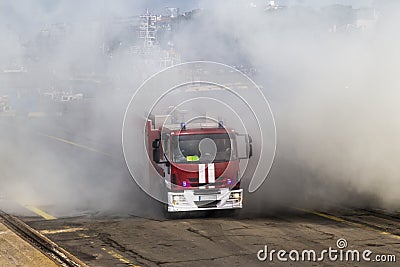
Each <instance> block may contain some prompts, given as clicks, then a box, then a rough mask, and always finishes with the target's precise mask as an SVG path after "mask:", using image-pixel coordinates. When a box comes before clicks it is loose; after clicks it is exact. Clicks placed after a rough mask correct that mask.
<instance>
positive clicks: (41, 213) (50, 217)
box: [23, 205, 57, 220]
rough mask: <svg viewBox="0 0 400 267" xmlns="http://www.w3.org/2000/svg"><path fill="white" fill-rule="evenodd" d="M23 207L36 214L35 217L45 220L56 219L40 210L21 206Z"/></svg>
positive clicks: (29, 206)
mask: <svg viewBox="0 0 400 267" xmlns="http://www.w3.org/2000/svg"><path fill="white" fill-rule="evenodd" d="M23 206H24V207H25V208H27V209H28V210H30V211H32V212H34V213H36V214H37V215H39V216H41V217H43V218H45V219H46V220H55V219H57V218H56V217H54V216H52V215H50V214H48V213H46V212H44V211H43V210H41V209H39V208H37V207H34V206H31V205H23Z"/></svg>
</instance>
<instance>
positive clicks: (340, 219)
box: [292, 207, 400, 239]
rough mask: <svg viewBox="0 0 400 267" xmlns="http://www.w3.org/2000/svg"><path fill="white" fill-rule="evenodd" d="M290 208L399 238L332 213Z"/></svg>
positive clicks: (399, 237)
mask: <svg viewBox="0 0 400 267" xmlns="http://www.w3.org/2000/svg"><path fill="white" fill-rule="evenodd" d="M292 208H293V209H295V210H299V211H303V212H305V213H310V214H314V215H317V216H319V217H323V218H326V219H329V220H332V221H335V222H340V223H345V224H347V225H351V226H356V227H358V228H363V229H366V230H369V231H374V232H377V233H380V234H381V235H387V236H389V237H391V238H394V239H400V236H398V235H394V234H392V233H389V232H386V231H380V230H378V229H375V228H373V227H370V226H367V225H364V224H361V223H356V222H351V221H347V220H345V219H342V218H339V217H336V216H333V215H329V214H325V213H321V212H317V211H312V210H306V209H301V208H296V207H292Z"/></svg>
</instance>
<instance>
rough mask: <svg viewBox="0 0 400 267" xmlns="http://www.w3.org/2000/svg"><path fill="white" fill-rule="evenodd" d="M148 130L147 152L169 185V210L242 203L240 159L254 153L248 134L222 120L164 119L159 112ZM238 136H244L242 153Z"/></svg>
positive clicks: (223, 206) (187, 209)
mask: <svg viewBox="0 0 400 267" xmlns="http://www.w3.org/2000/svg"><path fill="white" fill-rule="evenodd" d="M160 122H161V123H160ZM146 131H147V139H148V140H147V149H148V153H149V158H150V160H151V161H152V164H153V166H154V168H156V170H157V171H158V173H159V174H160V175H161V176H162V177H164V179H165V185H166V186H167V188H168V190H167V191H168V196H167V201H168V212H179V211H194V210H213V209H239V208H242V203H243V202H242V201H243V189H241V188H240V172H239V160H240V159H245V158H247V159H248V158H250V157H251V156H252V145H251V138H250V137H249V136H248V135H240V134H237V133H236V132H235V131H234V130H233V129H228V128H225V127H224V125H223V123H222V122H217V123H216V122H211V123H210V122H202V123H194V122H193V123H187V124H185V123H178V124H166V118H165V117H161V119H160V120H158V118H157V116H155V117H153V118H151V119H150V118H149V119H148V120H147V125H146ZM238 136H242V137H243V136H244V137H245V138H244V140H245V142H246V144H245V146H246V153H245V154H246V155H245V156H241V157H240V156H239V153H238V144H237V137H238Z"/></svg>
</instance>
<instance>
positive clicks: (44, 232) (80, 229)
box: [40, 227, 87, 235]
mask: <svg viewBox="0 0 400 267" xmlns="http://www.w3.org/2000/svg"><path fill="white" fill-rule="evenodd" d="M85 230H87V229H85V228H81V227H75V228H64V229H58V230H41V231H40V233H41V234H44V235H53V234H60V233H73V232H77V231H85Z"/></svg>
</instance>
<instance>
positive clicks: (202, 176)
mask: <svg viewBox="0 0 400 267" xmlns="http://www.w3.org/2000/svg"><path fill="white" fill-rule="evenodd" d="M199 183H201V184H205V183H206V164H199Z"/></svg>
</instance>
